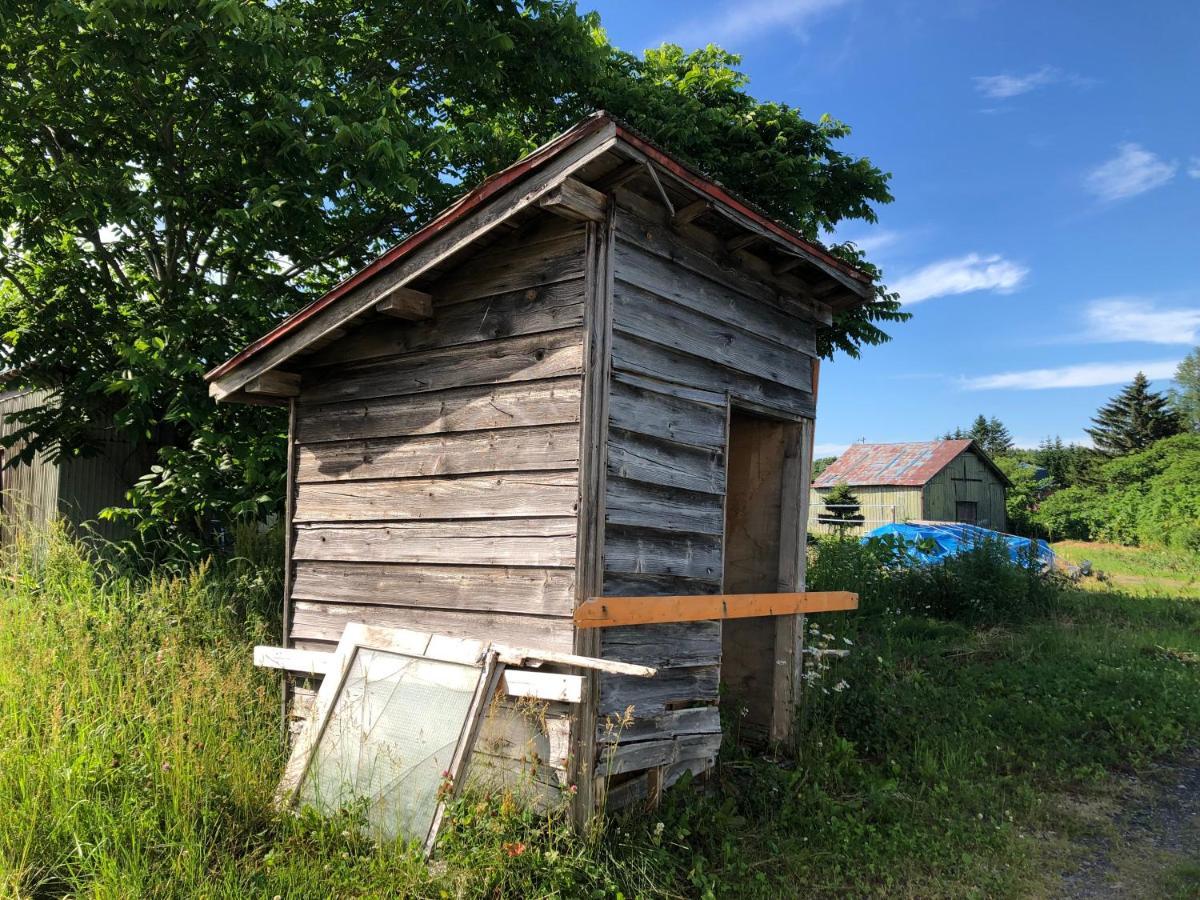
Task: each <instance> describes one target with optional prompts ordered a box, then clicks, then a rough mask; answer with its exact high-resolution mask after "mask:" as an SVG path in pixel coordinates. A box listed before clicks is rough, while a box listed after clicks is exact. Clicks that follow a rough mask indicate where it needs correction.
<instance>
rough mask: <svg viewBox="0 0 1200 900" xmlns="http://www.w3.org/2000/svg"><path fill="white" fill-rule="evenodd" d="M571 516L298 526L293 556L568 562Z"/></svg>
mask: <svg viewBox="0 0 1200 900" xmlns="http://www.w3.org/2000/svg"><path fill="white" fill-rule="evenodd" d="M575 528H576V523H575V518H574V517H570V518H561V519H474V520H467V521H462V522H457V521H454V520H450V521H441V522H420V521H416V522H379V523H376V524H372V525H302V526H300V527H298V528H297V529H296V545H295V550H294V558H295V559H297V560H302V559H303V560H314V561H323V562H395V563H426V562H427V563H440V564H447V565H480V566H538V567H543V566H573V565H574V563H575Z"/></svg>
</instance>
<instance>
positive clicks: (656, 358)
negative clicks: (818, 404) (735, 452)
mask: <svg viewBox="0 0 1200 900" xmlns="http://www.w3.org/2000/svg"><path fill="white" fill-rule="evenodd" d="M613 367H614V369H615V370H616V371H617V372H618V373H621V374H626V373H628V374H631V375H639V376H644V377H648V378H653V379H656V380H659V381H662V382H667V383H671V382H674V383H676V384H680V385H685V386H687V387H689V388H702V389H704V390H707V391H712V392H718V393H721V394H725V393H728V394H730V395H732V396H733V397H734V398H735V399H739V400H745V401H749V402H752V403H757V404H760V405H762V406H766V407H771V408H772V409H776V410H778V411H779V412H781V413H787V414H792V415H795V416H798V417H799V416H810V417H811V416H812V415H813V400H812V395H811V394H809V393H808V392H807V391H799V390H796V389H795V388H791V387H788V386H787V385H784V384H778V383H776V382H773V381H768V380H766V379H764V378H758V377H755V376H752V375H746V374H744V373H741V372H737V371H734V370H732V369H729V368H726V367H724V366H721V365H718V364H717V363H715V362H713V361H711V360H708V359H702V358H701V357H699V356H693V355H690V354H687V353H681V352H679V351H676V350H672V349H671V348H670V347H668V346H665V345H663V344H662V343H656V342H654V341H651V340H643V339H642V338H639V337H637V336H635V335H632V334H627V333H625V332H623V331H621V330H620V329H618V330H617V331H616V333H615V334H614V335H613ZM717 446H722V447H723V446H724V435H723V434H722V440H721V443H720V444H718V445H717Z"/></svg>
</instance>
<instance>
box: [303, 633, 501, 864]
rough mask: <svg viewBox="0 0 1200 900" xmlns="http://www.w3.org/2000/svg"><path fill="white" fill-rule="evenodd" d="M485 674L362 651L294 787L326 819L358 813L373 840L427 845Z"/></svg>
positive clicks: (456, 665) (420, 659)
mask: <svg viewBox="0 0 1200 900" xmlns="http://www.w3.org/2000/svg"><path fill="white" fill-rule="evenodd" d="M481 675H482V670H481V669H480V668H478V667H476V666H470V665H463V664H461V663H451V662H442V661H440V660H434V659H425V658H423V657H413V656H405V655H403V654H399V653H390V652H386V651H381V650H370V649H367V648H359V649H358V650H356V651H355V653H354V657H353V659H352V660H351V664H350V668H349V671H348V673H347V675H346V680H345V683H344V685H343V687H342V691H341V693H340V694H339V695H338V697H337V700H336V701H335V702H334V705H333V708H332V710H331V711H330V716H329V723H328V725H327V726H326V729H325V733H324V734H323V735H322V736H321V739H320V742H319V743H318V744H317V746H316V748H315V750H314V751H313V758H312V763H311V765H310V766H309V768H308V772H307V774H306V775H305V778H304V781H303V783H302V784H301V786H300V796H299V799H300V802H301V803H303V804H308V805H311V806H313V807H316V808H317V809H319V810H321V811H323V812H327V813H329V812H334V811H336V810H339V809H341V808H343V807H345V806H347V805H350V804H353V803H356V802H357V803H361V804H363V806H364V812H365V814H366V821H367V826H368V829H369V831H370V832H371V833H372V835H374V836H376V837H380V838H385V839H390V838H393V837H397V836H401V837H404V838H405V839H408V840H420V841H424V840H425V837H426V835H427V834H428V833H429V828H430V825H431V824H432V822H433V817H434V814H435V812H436V810H437V805H438V790H439V788H440V787H441V785H442V782H443V780H444V778H443V774H442V773H444V772H445V771H446V770H447V769H449V768H450V764H451V761H452V759H453V757H454V750H455V747H456V746H457V744H458V740H459V735H461V734H462V733H463V727H464V725H465V722H466V718H467V715H468V713H469V712H470V709H471V701H472V699H473V697H474V694H475V689H476V686H477V685H478V683H479V679H480V677H481Z"/></svg>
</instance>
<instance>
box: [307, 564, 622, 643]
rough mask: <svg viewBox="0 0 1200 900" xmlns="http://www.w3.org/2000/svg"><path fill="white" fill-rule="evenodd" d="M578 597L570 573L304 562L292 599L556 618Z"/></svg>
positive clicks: (451, 566) (567, 609) (572, 605)
mask: <svg viewBox="0 0 1200 900" xmlns="http://www.w3.org/2000/svg"><path fill="white" fill-rule="evenodd" d="M574 594H575V574H574V572H573V571H572V570H571V569H561V568H534V567H528V568H526V567H512V566H462V565H422V564H419V563H358V562H356V563H329V562H300V563H297V565H296V579H295V585H294V587H293V589H292V596H293V597H296V598H298V599H302V600H313V601H318V602H322V603H365V604H378V605H384V606H418V607H422V606H423V607H435V608H438V609H463V610H469V609H481V610H487V611H489V612H514V613H532V614H536V615H557V616H569V615H570V614H571V612H572V610H573V609H574ZM614 659H621V657H615V656H614ZM625 661H626V662H632V661H633V660H625Z"/></svg>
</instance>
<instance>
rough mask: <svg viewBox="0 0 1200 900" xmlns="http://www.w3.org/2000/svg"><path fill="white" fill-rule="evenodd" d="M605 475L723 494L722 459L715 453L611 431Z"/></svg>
mask: <svg viewBox="0 0 1200 900" xmlns="http://www.w3.org/2000/svg"><path fill="white" fill-rule="evenodd" d="M608 475H609V477H610V478H627V479H631V480H633V481H644V482H648V483H650V484H658V485H662V486H664V487H668V488H679V489H681V490H687V491H703V492H706V493H709V494H721V493H724V491H725V455H724V453H723V452H722V451H720V450H716V449H711V448H704V447H693V446H691V445H689V444H677V443H674V442H673V441H665V440H662V439H660V438H656V437H654V436H652V435H647V434H639V433H637V432H636V431H626V430H625V429H623V428H613V429H612V430H611V431H610V432H609V435H608Z"/></svg>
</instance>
